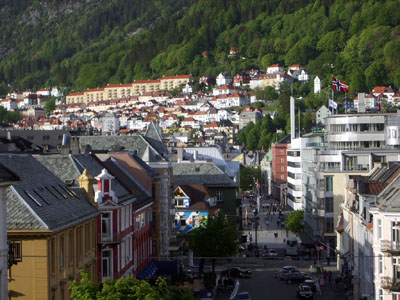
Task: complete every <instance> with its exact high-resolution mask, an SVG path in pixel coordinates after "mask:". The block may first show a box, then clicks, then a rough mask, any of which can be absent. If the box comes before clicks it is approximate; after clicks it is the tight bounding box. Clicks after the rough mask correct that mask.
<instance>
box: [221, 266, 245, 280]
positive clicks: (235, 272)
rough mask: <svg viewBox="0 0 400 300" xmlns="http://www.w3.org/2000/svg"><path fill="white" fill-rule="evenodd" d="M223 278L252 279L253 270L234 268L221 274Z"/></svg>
mask: <svg viewBox="0 0 400 300" xmlns="http://www.w3.org/2000/svg"><path fill="white" fill-rule="evenodd" d="M221 276H227V277H231V278H250V277H251V270H249V269H242V268H238V267H233V268H229V269H226V270H223V271H222V272H221Z"/></svg>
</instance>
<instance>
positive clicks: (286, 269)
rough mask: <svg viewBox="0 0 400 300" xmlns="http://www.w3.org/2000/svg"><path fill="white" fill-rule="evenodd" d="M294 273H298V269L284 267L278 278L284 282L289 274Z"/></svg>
mask: <svg viewBox="0 0 400 300" xmlns="http://www.w3.org/2000/svg"><path fill="white" fill-rule="evenodd" d="M294 271H296V267H294V266H284V267H283V268H282V269H280V270H279V272H278V277H279V278H280V279H281V280H284V279H285V277H286V275H287V274H289V273H290V272H294Z"/></svg>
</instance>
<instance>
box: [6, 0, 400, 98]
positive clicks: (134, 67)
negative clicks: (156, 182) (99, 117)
mask: <svg viewBox="0 0 400 300" xmlns="http://www.w3.org/2000/svg"><path fill="white" fill-rule="evenodd" d="M6 2H7V5H6V6H3V8H2V9H0V25H1V28H2V29H3V28H4V31H3V33H2V34H1V35H0V82H2V83H0V94H1V93H2V92H3V93H4V91H5V90H6V89H7V84H12V86H13V88H20V89H25V88H38V87H42V86H44V85H48V86H51V85H55V84H56V85H64V86H68V87H71V88H74V89H75V90H82V89H85V88H88V87H96V86H102V85H105V84H106V83H108V82H110V83H119V82H132V80H134V79H147V78H157V77H160V76H162V75H168V74H177V73H191V74H193V75H195V76H196V75H200V74H203V73H212V74H217V73H218V72H220V71H228V72H232V73H233V72H236V71H238V70H245V69H250V68H266V67H267V66H268V65H270V64H272V63H280V64H284V65H288V64H293V63H300V64H304V65H306V66H307V67H308V68H309V70H310V72H311V73H312V74H317V75H319V76H320V77H321V78H323V80H324V82H325V84H327V83H328V81H329V80H330V79H329V77H330V76H331V74H332V73H334V74H335V75H336V76H338V77H340V78H341V79H342V80H344V81H346V82H347V83H350V86H351V88H352V91H365V90H367V89H368V88H372V87H373V86H375V85H383V84H385V85H387V84H395V85H396V86H397V87H399V86H400V58H399V55H398V53H400V5H398V1H392V0H387V1H379V2H378V1H363V0H359V1H345V0H340V1H333V0H319V1H318V0H317V1H311V0H309V1H308V0H301V1H299V0H297V1H296V0H282V1H278V0H247V1H245V0H237V1H229V0H179V1H172V0H163V1H161V0H158V1H155V0H152V1H148V0H136V1H129V0H114V1H112V2H111V1H102V0H90V1H83V0H70V1H66V0H65V1H63V0H53V1H47V2H46V3H47V4H46V3H45V2H44V1H34V0H31V1H23V0H19V1H10V0H7V1H6ZM232 46H235V47H239V48H240V55H239V56H238V57H229V55H228V52H229V48H230V47H232ZM331 65H333V66H334V69H333V70H332V69H331V67H330V66H331Z"/></svg>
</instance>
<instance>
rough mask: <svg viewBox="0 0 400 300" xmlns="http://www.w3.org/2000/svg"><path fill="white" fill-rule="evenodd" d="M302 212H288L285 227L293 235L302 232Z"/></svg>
mask: <svg viewBox="0 0 400 300" xmlns="http://www.w3.org/2000/svg"><path fill="white" fill-rule="evenodd" d="M303 219H304V211H302V210H294V211H291V212H289V215H288V217H287V220H286V221H285V222H284V224H285V226H286V227H287V228H288V229H289V230H290V231H291V232H293V233H299V232H301V231H302V230H303Z"/></svg>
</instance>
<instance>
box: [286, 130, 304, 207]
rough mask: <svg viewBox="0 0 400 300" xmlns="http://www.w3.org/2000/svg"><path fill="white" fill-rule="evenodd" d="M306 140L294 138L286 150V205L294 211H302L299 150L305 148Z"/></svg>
mask: <svg viewBox="0 0 400 300" xmlns="http://www.w3.org/2000/svg"><path fill="white" fill-rule="evenodd" d="M307 140H308V139H307V138H294V139H292V140H291V144H290V145H289V148H288V150H287V172H288V175H287V182H288V185H287V203H288V205H289V206H290V207H291V208H292V209H294V210H297V209H303V202H302V170H301V149H302V148H304V147H305V144H306V142H307Z"/></svg>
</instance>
